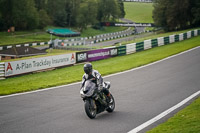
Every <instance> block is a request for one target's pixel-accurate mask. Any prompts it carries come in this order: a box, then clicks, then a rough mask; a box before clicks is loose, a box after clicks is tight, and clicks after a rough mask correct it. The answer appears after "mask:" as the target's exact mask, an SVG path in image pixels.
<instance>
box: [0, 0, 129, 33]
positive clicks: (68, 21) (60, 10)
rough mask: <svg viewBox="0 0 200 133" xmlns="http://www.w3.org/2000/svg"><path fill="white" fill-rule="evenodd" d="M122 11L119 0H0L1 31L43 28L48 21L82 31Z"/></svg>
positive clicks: (113, 18) (121, 13)
mask: <svg viewBox="0 0 200 133" xmlns="http://www.w3.org/2000/svg"><path fill="white" fill-rule="evenodd" d="M124 14H125V12H124V7H123V2H122V0H56V1H55V0H1V1H0V20H1V21H0V26H1V27H0V30H7V29H8V28H10V27H11V26H14V27H15V28H16V30H29V29H36V28H43V27H45V26H46V25H48V24H51V21H52V22H53V24H54V25H55V26H61V27H78V28H79V29H80V30H83V29H86V28H87V27H88V26H91V25H93V24H95V23H98V22H101V21H108V20H112V21H115V19H118V18H119V17H123V16H124ZM42 16H43V17H42Z"/></svg>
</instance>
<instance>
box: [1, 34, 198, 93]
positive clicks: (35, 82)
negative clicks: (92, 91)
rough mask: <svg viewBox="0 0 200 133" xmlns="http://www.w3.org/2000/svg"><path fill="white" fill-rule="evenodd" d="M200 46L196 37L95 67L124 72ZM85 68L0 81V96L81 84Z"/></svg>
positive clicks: (112, 71)
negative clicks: (75, 83) (78, 82)
mask: <svg viewBox="0 0 200 133" xmlns="http://www.w3.org/2000/svg"><path fill="white" fill-rule="evenodd" d="M196 46H200V37H194V38H192V39H189V40H185V41H182V42H178V43H174V44H169V45H165V46H162V47H156V48H153V49H150V50H147V51H142V52H138V53H135V54H131V55H126V56H120V57H115V58H110V59H106V60H100V61H95V62H93V63H92V64H93V65H94V68H95V69H97V70H99V72H100V73H101V74H102V75H108V74H111V73H116V72H121V71H125V70H128V69H132V68H135V67H139V66H142V65H145V64H148V63H151V62H154V61H157V60H160V59H163V58H166V57H168V56H171V55H174V54H177V53H180V52H182V51H185V50H188V49H191V48H193V47H196ZM82 67H83V65H82V64H79V65H75V66H71V67H66V68H62V69H56V70H53V71H48V72H41V73H35V74H29V75H24V76H19V77H12V78H8V79H5V80H1V81H0V95H8V94H13V93H19V92H26V91H32V90H37V89H42V88H47V87H52V86H58V85H64V84H69V83H72V82H77V81H80V80H81V78H82V75H83V70H82V69H83V68H82Z"/></svg>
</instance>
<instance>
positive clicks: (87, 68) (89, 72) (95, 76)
mask: <svg viewBox="0 0 200 133" xmlns="http://www.w3.org/2000/svg"><path fill="white" fill-rule="evenodd" d="M83 69H84V72H85V74H84V75H83V78H82V85H81V88H82V87H83V86H84V85H85V81H86V80H91V81H92V82H93V83H95V84H96V87H98V90H100V91H102V92H103V93H104V94H105V95H107V96H108V98H109V99H108V101H110V92H109V90H108V89H107V88H104V87H103V78H102V77H101V74H100V73H99V72H98V71H97V70H94V69H93V68H92V64H91V63H86V64H85V65H84V67H83Z"/></svg>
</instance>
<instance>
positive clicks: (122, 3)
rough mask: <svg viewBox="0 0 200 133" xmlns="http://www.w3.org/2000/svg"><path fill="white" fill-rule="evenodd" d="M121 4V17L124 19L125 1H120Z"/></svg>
mask: <svg viewBox="0 0 200 133" xmlns="http://www.w3.org/2000/svg"><path fill="white" fill-rule="evenodd" d="M118 3H119V9H120V12H121V13H120V17H121V18H124V16H125V15H126V13H125V10H124V2H123V0H118Z"/></svg>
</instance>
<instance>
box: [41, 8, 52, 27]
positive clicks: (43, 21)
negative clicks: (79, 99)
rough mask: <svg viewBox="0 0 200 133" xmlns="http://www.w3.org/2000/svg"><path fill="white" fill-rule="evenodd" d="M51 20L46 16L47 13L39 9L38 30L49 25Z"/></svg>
mask: <svg viewBox="0 0 200 133" xmlns="http://www.w3.org/2000/svg"><path fill="white" fill-rule="evenodd" d="M51 23H52V22H51V19H50V17H49V16H48V14H47V12H46V11H45V10H44V9H41V10H40V11H39V27H38V28H40V29H43V28H44V27H46V26H48V25H50V24H51Z"/></svg>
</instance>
